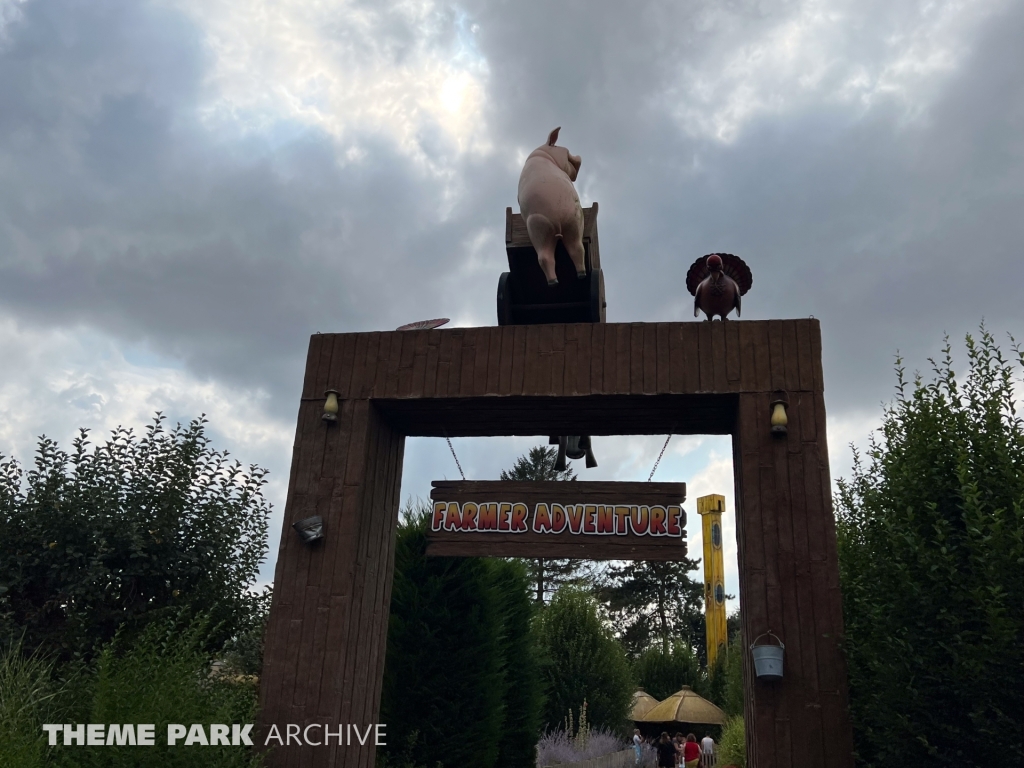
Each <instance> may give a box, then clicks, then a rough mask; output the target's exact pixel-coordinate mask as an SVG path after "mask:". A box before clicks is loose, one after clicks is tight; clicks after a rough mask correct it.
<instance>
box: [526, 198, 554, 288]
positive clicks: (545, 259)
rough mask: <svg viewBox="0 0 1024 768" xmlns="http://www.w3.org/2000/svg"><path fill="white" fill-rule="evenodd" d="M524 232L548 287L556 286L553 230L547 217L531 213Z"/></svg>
mask: <svg viewBox="0 0 1024 768" xmlns="http://www.w3.org/2000/svg"><path fill="white" fill-rule="evenodd" d="M526 232H527V233H528V234H529V235H530V242H531V243H532V244H533V248H534V250H535V251H537V263H538V264H540V268H541V271H542V272H543V273H544V277H545V278H547V281H548V285H558V275H556V274H555V244H556V242H557V240H556V237H555V228H554V226H553V225H552V224H551V221H550V220H549V219H548V218H547V216H542V215H541V214H539V213H532V214H530V216H529V217H528V218H527V219H526Z"/></svg>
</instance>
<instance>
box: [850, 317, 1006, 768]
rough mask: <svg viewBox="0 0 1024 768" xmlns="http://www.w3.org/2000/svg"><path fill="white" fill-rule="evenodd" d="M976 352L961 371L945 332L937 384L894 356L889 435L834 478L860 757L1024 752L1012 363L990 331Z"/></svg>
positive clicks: (967, 760) (929, 761)
mask: <svg viewBox="0 0 1024 768" xmlns="http://www.w3.org/2000/svg"><path fill="white" fill-rule="evenodd" d="M1015 351H1016V353H1017V356H1018V357H1019V358H1020V362H1021V363H1022V365H1024V355H1022V354H1021V350H1020V348H1019V347H1017V348H1015ZM967 353H968V363H969V365H968V370H967V373H966V376H964V377H963V378H962V379H958V378H957V376H956V374H955V372H954V370H953V363H952V357H951V351H950V346H949V343H948V341H947V343H946V346H945V349H944V357H943V359H942V360H940V361H939V362H938V363H936V362H934V361H933V362H932V365H933V373H934V378H933V379H932V380H931V381H927V382H926V381H925V380H924V379H923V378H922V377H920V376H917V377H915V379H914V381H913V383H912V384H911V383H910V382H908V381H907V379H906V377H905V374H904V370H903V368H902V367H901V363H898V364H897V366H898V367H897V371H898V388H897V396H896V399H895V401H894V402H893V403H892V404H891V405H890V406H889V407H887V408H886V409H885V412H884V416H883V423H882V427H881V429H880V433H879V436H878V437H877V438H876V439H873V440H872V442H871V446H870V449H869V451H868V455H867V457H866V460H865V459H863V458H861V457H860V456H857V457H856V463H855V466H854V471H853V476H852V479H851V480H850V481H848V482H844V481H840V482H839V488H840V493H839V504H838V532H839V554H840V568H841V576H842V587H843V608H844V617H845V623H846V654H847V658H848V663H849V674H850V701H851V710H852V717H853V723H854V730H855V739H856V747H857V751H858V755H859V761H860V763H861V764H862V765H865V766H904V765H934V766H943V765H947V766H956V767H957V768H963V767H965V766H974V765H977V766H988V765H1011V764H1013V765H1019V764H1021V762H1022V760H1024V753H1022V748H1021V741H1022V723H1024V707H1022V699H1024V663H1022V662H1024V658H1022V642H1021V638H1022V637H1024V619H1022V614H1024V579H1022V578H1021V574H1022V572H1024V533H1022V531H1024V524H1022V521H1024V423H1022V421H1021V418H1020V417H1019V416H1017V412H1016V406H1017V404H1016V400H1015V383H1016V382H1015V380H1014V369H1015V366H1014V365H1012V364H1011V363H1009V362H1007V360H1006V359H1004V357H1003V355H1002V353H1001V351H1000V350H999V348H998V346H997V345H996V343H995V341H994V340H993V338H992V336H991V335H990V334H989V333H988V332H987V331H986V330H985V329H984V328H982V331H981V335H980V338H979V339H978V340H977V341H975V340H974V339H973V338H972V337H970V336H968V337H967Z"/></svg>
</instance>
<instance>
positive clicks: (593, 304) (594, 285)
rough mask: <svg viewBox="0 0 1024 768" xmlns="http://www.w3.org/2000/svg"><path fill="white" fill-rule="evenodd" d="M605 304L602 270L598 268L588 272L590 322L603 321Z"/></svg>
mask: <svg viewBox="0 0 1024 768" xmlns="http://www.w3.org/2000/svg"><path fill="white" fill-rule="evenodd" d="M605 306H606V302H605V300H604V270H602V269H600V268H599V269H595V270H592V271H591V273H590V322H592V323H603V322H604V318H605Z"/></svg>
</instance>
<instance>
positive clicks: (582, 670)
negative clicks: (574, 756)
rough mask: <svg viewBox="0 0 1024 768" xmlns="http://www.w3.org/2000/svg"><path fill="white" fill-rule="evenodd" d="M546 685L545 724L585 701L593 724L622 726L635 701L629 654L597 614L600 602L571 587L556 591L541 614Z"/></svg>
mask: <svg viewBox="0 0 1024 768" xmlns="http://www.w3.org/2000/svg"><path fill="white" fill-rule="evenodd" d="M538 629H539V634H540V644H541V649H542V653H543V658H544V676H545V680H546V683H547V686H546V692H547V697H548V701H547V706H546V708H545V721H546V722H545V725H546V727H547V728H555V727H558V726H560V725H561V724H562V722H563V721H564V720H565V718H566V716H567V715H568V714H569V710H570V709H571V710H572V711H573V712H574V713H576V716H578V714H579V712H580V708H581V707H582V706H583V702H584V701H586V702H587V712H588V715H587V716H588V719H589V721H590V723H591V724H592V725H593V726H594V727H595V728H610V729H613V730H620V729H621V728H622V727H623V725H624V724H625V722H626V716H627V715H628V713H629V707H630V704H631V703H632V699H633V691H634V687H633V678H632V674H631V672H630V668H629V662H628V661H627V659H626V654H625V652H624V651H623V649H622V647H621V646H620V645H619V643H618V642H617V641H616V640H615V638H614V637H612V635H611V633H610V632H609V631H608V629H607V628H606V627H605V626H604V624H603V623H602V621H601V618H600V616H599V615H598V606H597V601H596V600H595V599H594V597H593V596H592V595H591V594H590V593H589V592H586V591H584V590H582V589H578V588H575V587H571V586H566V587H562V588H561V589H559V590H558V592H556V593H555V595H554V597H553V598H552V599H551V602H550V604H549V605H548V606H547V608H545V609H544V611H543V613H541V614H540V616H539V617H538Z"/></svg>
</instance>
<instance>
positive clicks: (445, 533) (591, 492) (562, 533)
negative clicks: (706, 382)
mask: <svg viewBox="0 0 1024 768" xmlns="http://www.w3.org/2000/svg"><path fill="white" fill-rule="evenodd" d="M431 485H432V486H433V489H432V490H431V492H430V499H431V502H432V509H431V516H430V526H429V532H428V534H427V554H428V555H442V556H448V557H543V558H564V557H571V558H579V559H589V560H681V559H683V558H684V557H686V531H685V528H686V511H685V510H684V509H683V502H684V501H685V500H686V484H685V483H615V482H583V481H537V482H520V481H501V480H498V481H475V480H463V481H457V480H435V481H434V482H433V483H431Z"/></svg>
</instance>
